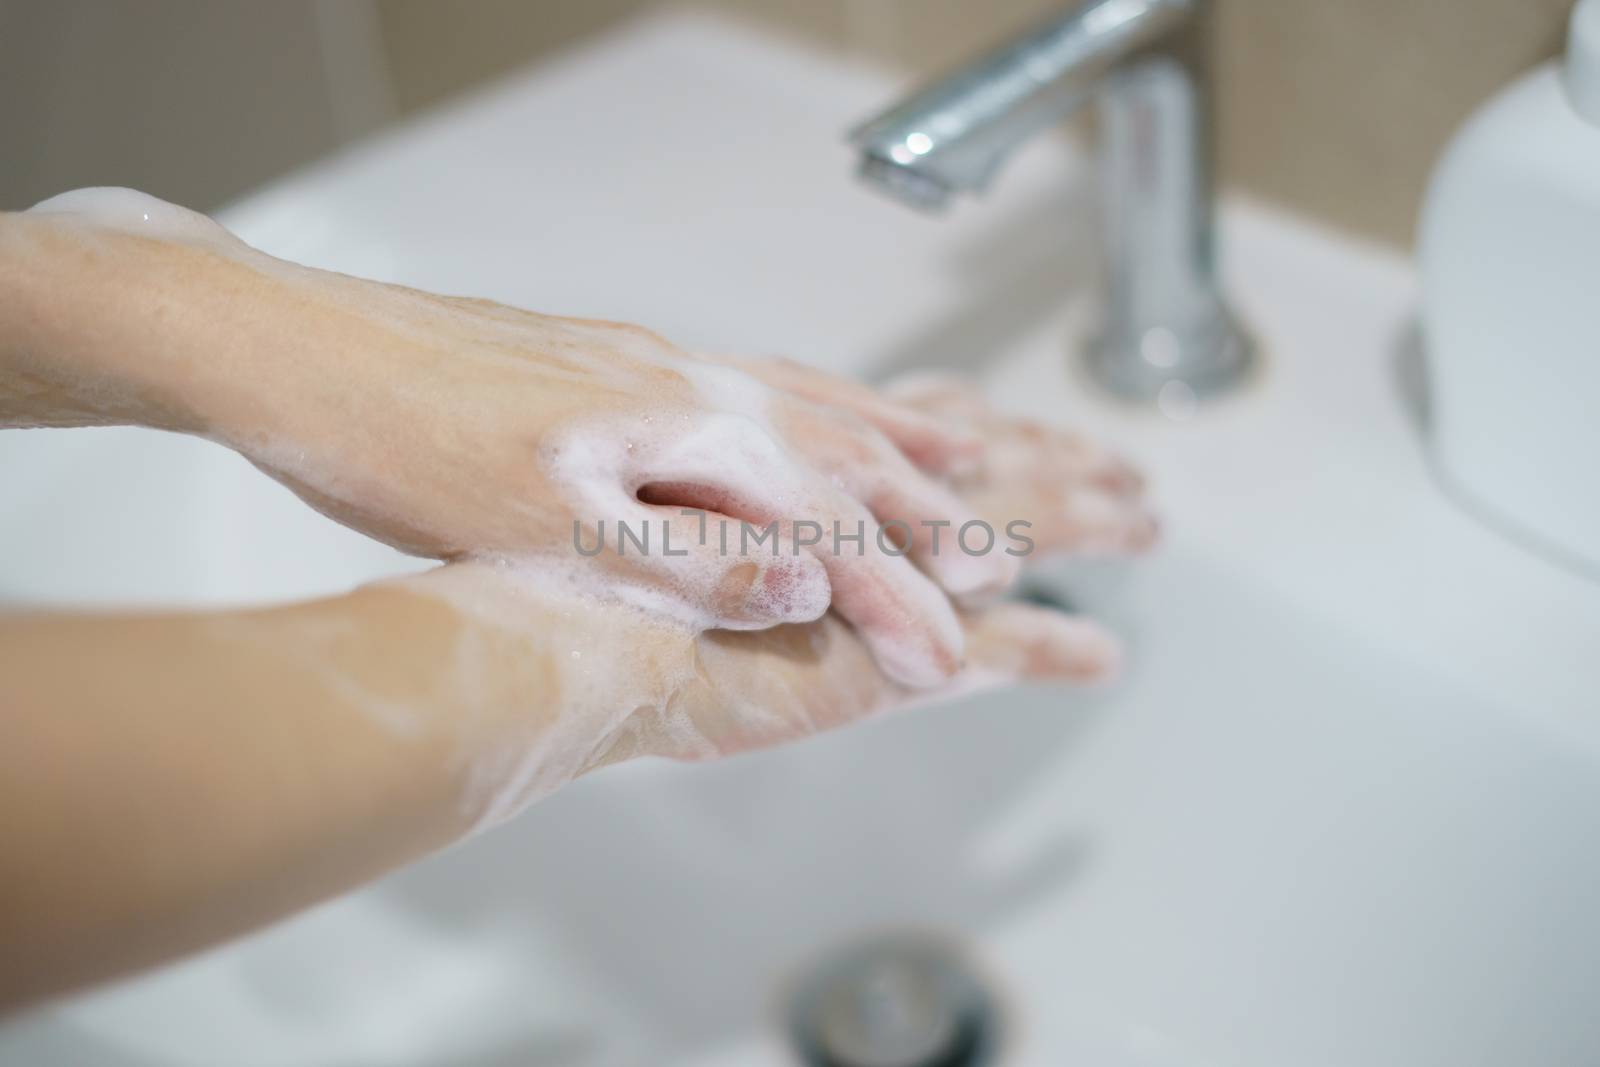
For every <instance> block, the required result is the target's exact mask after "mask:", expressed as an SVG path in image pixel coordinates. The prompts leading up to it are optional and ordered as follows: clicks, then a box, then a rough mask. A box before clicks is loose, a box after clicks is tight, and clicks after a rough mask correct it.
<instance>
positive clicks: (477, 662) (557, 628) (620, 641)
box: [330, 562, 1120, 829]
mask: <svg viewBox="0 0 1600 1067" xmlns="http://www.w3.org/2000/svg"><path fill="white" fill-rule="evenodd" d="M544 578H545V576H544V575H543V574H541V573H540V572H539V571H538V569H537V568H528V567H521V566H517V565H504V564H502V565H496V564H488V563H481V562H463V563H455V564H450V565H448V566H445V567H441V568H439V569H438V570H435V571H431V572H429V573H427V574H423V575H418V576H414V577H410V578H405V579H401V580H399V581H396V582H392V583H385V584H384V585H382V586H375V587H370V588H369V589H367V590H363V591H362V592H361V593H360V594H357V595H363V596H368V597H387V598H391V599H390V600H389V602H388V603H386V604H385V605H384V606H383V607H382V608H381V612H380V613H381V615H383V616H385V617H389V618H397V617H407V616H412V615H415V614H417V608H416V607H415V606H414V605H415V604H416V602H417V598H420V599H421V601H422V602H423V603H429V602H431V604H432V608H431V610H432V611H433V612H434V614H435V616H439V615H442V616H444V617H445V618H448V619H449V620H450V622H449V627H450V629H451V630H452V631H453V636H452V638H451V640H450V641H449V642H448V644H449V646H450V647H451V648H453V649H454V652H453V653H452V655H451V657H450V659H449V662H448V666H447V667H446V668H445V675H444V677H443V678H438V679H436V680H435V682H434V685H433V686H431V687H430V688H434V689H435V691H438V692H443V693H459V694H471V696H470V699H460V698H458V699H454V700H449V701H447V704H448V706H449V707H450V708H451V709H452V710H451V711H450V713H449V714H448V715H446V716H444V717H442V718H440V717H438V716H437V715H436V714H432V713H428V714H426V724H427V725H426V726H424V727H422V728H421V732H425V733H427V734H428V735H430V736H438V735H439V734H440V733H441V732H442V733H443V734H444V735H445V736H446V737H447V738H448V746H449V748H450V750H452V751H453V752H454V753H455V755H454V757H453V764H454V766H455V768H456V771H455V777H456V780H457V782H458V785H457V789H458V790H459V793H460V795H461V797H462V801H461V809H462V814H463V816H464V818H466V819H467V820H468V821H469V822H470V823H471V824H472V825H473V826H474V827H476V828H480V829H481V828H485V827H488V826H492V825H495V824H497V823H499V822H501V821H504V820H505V819H507V818H510V817H511V816H512V815H515V814H516V813H517V812H519V811H521V810H522V809H523V808H524V807H526V806H527V805H528V804H529V803H531V802H533V801H534V800H537V799H539V798H541V797H543V796H545V795H547V794H549V793H551V792H553V791H554V790H556V789H558V788H560V787H561V786H562V785H565V784H566V783H567V782H569V781H571V780H573V779H575V778H577V777H579V776H580V775H582V774H584V773H587V772H588V771H590V770H594V769H596V768H598V767H602V766H605V765H608V764H611V763H616V762H620V761H622V760H625V759H630V758H634V757H638V756H663V757H667V758H671V759H680V760H706V759H713V758H719V757H722V756H727V755H732V754H735V753H739V752H744V751H749V750H752V749H758V748H766V747H770V746H773V745H777V744H781V743H785V742H789V741H794V740H798V739H800V738H803V737H808V736H810V735H812V734H815V733H818V732H820V731H822V730H827V729H832V728H834V727H836V726H842V725H845V724H847V723H850V722H853V721H855V720H858V719H861V718H863V717H865V716H868V715H872V714H876V713H880V712H884V711H889V710H892V709H897V708H904V707H908V706H911V705H914V704H921V703H927V702H932V701H936V700H940V699H946V698H949V697H952V696H956V695H966V694H970V693H974V692H978V691H981V690H984V689H990V688H998V687H1003V686H1006V685H1011V684H1015V683H1017V682H1022V681H1043V682H1050V681H1054V682H1069V683H1091V682H1098V681H1103V680H1105V679H1108V678H1110V677H1111V676H1113V675H1114V674H1115V671H1116V668H1117V665H1118V662H1119V659H1120V645H1119V643H1118V642H1117V640H1116V638H1115V637H1113V636H1112V635H1111V634H1110V633H1108V632H1107V631H1106V630H1105V629H1104V628H1102V627H1101V626H1100V625H1099V624H1098V623H1096V622H1094V621H1092V620H1089V619H1084V618H1079V617H1074V616H1069V615H1064V614H1061V613H1059V612H1056V611H1051V610H1047V609H1044V608H1038V607H1033V606H1029V605H1023V604H1011V603H1008V604H1000V605H995V606H992V607H989V608H985V609H979V610H975V611H963V612H962V613H961V624H962V631H963V637H964V639H965V644H966V658H965V660H964V662H963V664H962V666H961V668H960V669H959V670H958V671H956V672H955V673H954V674H953V675H952V676H951V677H950V678H949V679H947V680H946V681H945V682H944V683H943V684H942V685H940V686H938V687H935V688H932V689H926V688H921V689H919V688H913V687H910V686H906V685H904V684H901V683H898V682H896V681H894V680H893V679H891V678H888V677H887V676H885V675H884V674H883V673H882V672H880V671H879V670H877V669H876V668H875V665H874V663H873V656H872V651H871V649H870V648H869V647H868V645H867V643H866V642H865V641H864V640H863V638H862V636H861V634H860V632H859V631H858V630H856V629H854V628H853V627H851V626H849V625H847V624H846V623H845V622H844V621H843V620H842V619H840V618H839V617H838V616H836V615H833V614H831V613H830V614H828V615H826V616H825V617H823V618H821V619H818V620H816V621H814V622H810V623H798V624H792V625H785V626H779V627H775V628H772V629H768V630H763V631H757V632H743V633H740V632H732V631H726V630H713V631H706V632H696V631H695V630H694V629H692V628H690V627H686V626H684V625H682V624H681V623H678V622H676V621H674V620H672V619H668V618H666V617H663V616H660V615H653V614H650V613H648V612H642V611H637V610H634V609H631V608H628V607H625V606H621V605H617V604H604V603H600V602H597V601H595V600H594V599H592V598H589V597H584V596H578V595H573V594H571V593H570V592H568V591H566V590H562V589H560V588H559V587H557V588H556V589H555V590H554V591H552V589H551V586H550V584H549V583H548V582H546V581H545V580H544ZM394 598H400V599H394ZM440 626H441V624H439V623H437V622H434V623H432V624H430V625H429V626H428V630H429V631H430V632H433V633H436V634H437V633H439V632H440ZM336 651H337V650H332V652H333V653H336ZM330 662H333V660H332V657H331V655H330ZM338 662H339V663H340V667H339V669H340V670H341V671H343V672H346V675H347V677H349V678H350V679H351V681H349V682H347V683H346V684H345V685H344V687H343V688H344V690H345V691H346V692H347V693H362V692H373V693H380V692H383V678H384V677H385V676H386V675H387V673H388V671H387V670H385V669H384V668H382V667H381V666H380V665H377V664H374V665H373V666H372V668H371V669H372V671H373V674H372V677H371V679H370V680H367V679H364V678H363V677H362V676H361V675H360V674H359V673H353V674H352V673H350V672H352V670H353V669H354V668H353V667H352V664H351V661H350V660H349V659H348V658H346V659H343V660H340V661H338ZM386 710H387V712H389V713H393V712H394V710H395V708H394V706H393V705H392V704H391V705H389V707H388V708H387V709H386ZM405 728H406V729H408V730H412V731H413V732H416V731H417V729H418V728H416V727H405Z"/></svg>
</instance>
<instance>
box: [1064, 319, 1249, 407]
mask: <svg viewBox="0 0 1600 1067" xmlns="http://www.w3.org/2000/svg"><path fill="white" fill-rule="evenodd" d="M1083 356H1084V363H1085V366H1086V367H1087V368H1088V371H1089V377H1090V378H1091V379H1093V380H1094V382H1095V383H1096V384H1098V385H1099V386H1100V387H1101V388H1103V389H1105V390H1106V391H1107V392H1109V393H1111V394H1112V395H1113V396H1116V397H1117V398H1119V399H1122V400H1127V401H1131V402H1135V403H1141V404H1148V403H1152V402H1153V403H1155V404H1156V406H1157V407H1159V408H1161V409H1163V410H1166V411H1167V412H1168V413H1169V414H1173V413H1175V411H1174V409H1187V408H1192V406H1193V405H1194V403H1195V402H1196V401H1198V400H1203V399H1206V398H1207V397H1211V396H1215V395H1217V394H1220V393H1223V392H1226V391H1228V390H1229V389H1230V388H1231V387H1233V386H1234V385H1237V384H1238V383H1239V381H1240V380H1241V379H1243V378H1245V377H1247V376H1248V375H1249V373H1250V370H1251V368H1252V367H1253V366H1254V364H1255V344H1254V343H1253V342H1252V341H1251V339H1250V335H1249V334H1248V333H1246V332H1245V330H1244V328H1243V327H1242V326H1240V324H1239V321H1238V319H1236V318H1235V317H1234V315H1233V313H1232V312H1230V311H1229V310H1228V309H1227V308H1226V307H1224V306H1222V305H1220V304H1218V305H1216V306H1215V307H1214V308H1213V309H1212V311H1211V313H1210V314H1208V315H1206V316H1205V317H1204V319H1203V321H1201V322H1198V323H1192V324H1188V325H1185V326H1183V327H1181V328H1179V327H1174V326H1151V327H1147V328H1146V329H1144V330H1143V331H1142V332H1140V333H1138V334H1132V333H1129V332H1127V331H1120V330H1119V331H1102V332H1101V333H1099V334H1097V335H1096V336H1095V337H1093V338H1092V339H1091V340H1090V341H1089V343H1088V345H1087V346H1086V348H1085V351H1084V353H1083Z"/></svg>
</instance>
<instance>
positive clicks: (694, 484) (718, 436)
mask: <svg viewBox="0 0 1600 1067" xmlns="http://www.w3.org/2000/svg"><path fill="white" fill-rule="evenodd" d="M635 455H636V460H635V462H636V464H637V466H636V469H635V471H634V472H632V475H631V476H632V477H634V478H636V479H637V484H638V486H639V488H638V490H637V492H638V493H639V494H640V495H641V498H643V499H648V500H650V501H653V502H661V503H670V504H673V505H676V506H679V507H690V508H694V507H699V508H704V509H705V510H707V511H712V512H716V513H717V514H721V515H727V516H730V517H732V518H735V519H742V520H745V521H746V522H749V523H751V524H753V525H754V526H755V527H757V528H758V530H759V531H761V532H765V531H767V530H770V529H774V528H775V529H776V530H777V532H778V534H779V535H780V536H782V537H783V538H785V539H786V542H787V543H789V544H794V545H797V546H799V547H804V548H809V549H810V550H811V554H812V555H813V556H814V557H815V558H817V559H818V560H820V561H821V563H822V565H823V567H824V568H825V570H826V571H827V576H828V581H829V584H830V586H831V588H832V595H833V600H832V606H833V608H834V609H835V610H836V611H838V612H839V613H840V614H841V615H842V616H843V617H844V618H846V619H848V620H849V621H850V622H851V623H852V624H853V625H855V626H856V627H857V628H858V629H860V631H861V633H862V636H863V639H864V640H865V641H866V642H867V643H868V645H869V646H870V647H871V648H872V650H873V652H874V654H875V655H876V656H877V658H878V663H879V664H880V666H881V667H882V668H883V670H884V671H885V672H886V673H888V674H889V675H890V676H891V677H893V678H895V679H897V680H899V681H902V682H904V683H905V684H907V685H913V686H928V685H937V684H938V683H939V682H941V681H943V680H944V679H945V678H948V677H949V676H950V675H951V674H953V673H955V671H956V670H957V669H958V668H959V667H960V664H961V649H962V636H961V627H960V623H959V622H958V621H957V619H956V616H955V610H954V608H952V607H951V605H950V602H949V599H948V598H947V597H946V596H945V595H944V593H942V592H941V591H940V590H939V588H938V586H936V585H934V584H933V582H931V581H930V580H929V579H928V578H927V577H926V576H925V575H923V574H922V573H921V572H920V571H918V570H917V568H916V567H915V566H913V565H912V563H911V561H910V560H908V559H906V558H905V557H904V556H903V554H901V553H900V551H899V550H898V549H897V548H896V547H895V545H894V544H893V542H892V541H891V540H889V539H887V538H884V537H880V536H879V530H878V524H877V522H876V521H875V520H874V518H873V516H872V514H871V513H870V512H869V511H868V510H867V508H866V507H865V505H863V504H862V503H861V502H859V501H857V500H855V499H854V498H853V497H851V496H850V494H848V493H847V492H845V491H844V490H843V489H840V488H839V487H838V486H836V485H834V484H832V483H830V482H829V481H828V480H827V479H826V478H824V477H823V476H822V475H821V474H820V473H818V472H817V471H815V470H812V469H808V468H806V467H803V466H801V465H800V464H798V463H797V462H796V461H795V460H794V458H793V457H791V456H790V455H788V454H787V452H786V450H785V449H784V448H782V447H781V446H780V445H779V444H778V442H777V441H776V440H774V439H773V438H772V437H771V436H770V435H769V434H767V433H766V432H765V431H764V430H763V429H762V428H761V427H760V426H759V425H757V424H756V423H755V422H754V421H752V420H750V419H747V418H740V417H734V416H725V415H719V416H708V417H704V418H703V419H702V420H701V422H700V424H699V426H698V427H697V428H696V430H695V434H694V439H693V440H692V441H685V442H680V443H677V444H675V445H669V446H667V447H662V448H657V449H653V450H651V452H650V454H649V455H648V456H645V455H641V454H639V453H635ZM802 522H804V523H806V524H807V525H806V528H805V531H804V534H805V536H804V537H802V536H799V535H798V531H799V529H800V524H801V523H802ZM741 547H743V546H742V545H741Z"/></svg>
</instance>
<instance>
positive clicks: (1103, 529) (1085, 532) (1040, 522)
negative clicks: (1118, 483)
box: [1018, 487, 1160, 555]
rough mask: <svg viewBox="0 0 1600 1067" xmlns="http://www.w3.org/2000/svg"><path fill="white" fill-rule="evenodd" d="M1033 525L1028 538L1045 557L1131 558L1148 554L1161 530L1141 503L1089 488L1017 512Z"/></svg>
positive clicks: (1077, 489)
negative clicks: (1079, 554)
mask: <svg viewBox="0 0 1600 1067" xmlns="http://www.w3.org/2000/svg"><path fill="white" fill-rule="evenodd" d="M1018 512H1019V514H1023V515H1025V516H1026V517H1027V518H1028V519H1029V520H1030V521H1031V522H1032V523H1033V525H1032V527H1031V528H1030V529H1029V530H1028V531H1027V534H1028V536H1029V537H1030V538H1032V539H1033V541H1034V550H1035V551H1036V552H1039V553H1041V554H1044V555H1059V554H1064V553H1083V554H1092V555H1132V554H1137V553H1140V552H1144V551H1147V550H1149V549H1150V548H1151V547H1152V546H1154V545H1155V543H1156V541H1157V540H1158V539H1159V536H1160V524H1159V523H1158V521H1157V520H1156V517H1155V515H1154V514H1152V513H1151V512H1150V510H1149V509H1148V508H1146V507H1145V506H1144V505H1143V504H1142V503H1140V502H1137V501H1131V502H1130V501H1129V500H1127V499H1125V498H1123V497H1120V496H1116V495H1113V494H1111V493H1107V492H1105V491H1103V490H1100V489H1095V488H1090V487H1076V488H1070V489H1068V490H1067V491H1066V492H1065V494H1064V495H1062V496H1060V497H1058V498H1056V499H1055V500H1054V501H1051V502H1047V503H1046V504H1044V506H1038V505H1024V506H1023V507H1019V508H1018Z"/></svg>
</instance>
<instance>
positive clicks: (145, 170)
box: [0, 0, 392, 209]
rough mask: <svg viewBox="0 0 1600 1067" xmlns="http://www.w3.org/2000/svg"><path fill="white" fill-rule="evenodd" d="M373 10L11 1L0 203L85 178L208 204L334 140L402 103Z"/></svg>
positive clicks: (280, 4) (278, 4)
mask: <svg viewBox="0 0 1600 1067" xmlns="http://www.w3.org/2000/svg"><path fill="white" fill-rule="evenodd" d="M372 15H373V9H372V8H371V7H370V5H363V4H361V3H359V2H349V0H345V2H342V3H337V4H333V5H322V4H318V3H316V2H315V0H275V2H273V3H245V2H239V0H140V2H139V3H123V2H119V0H0V209H3V208H18V207H25V206H27V205H28V204H30V203H33V202H34V201H36V200H39V199H41V198H43V197H45V196H48V195H50V194H52V193H55V192H59V191H61V190H62V189H70V188H73V187H75V186H82V185H131V186H135V187H137V188H141V189H145V190H148V191H149V192H152V193H155V194H157V195H159V196H163V197H166V198H168V199H170V200H175V201H178V202H180V203H184V204H190V205H194V206H196V207H202V208H210V207H214V206H216V205H217V204H220V203H221V202H223V201H224V200H226V199H228V198H229V197H231V196H234V195H236V194H237V193H240V192H242V191H244V190H246V189H249V188H251V187H253V186H255V185H258V184H260V183H261V182H263V181H265V180H267V179H270V178H271V177H273V176H275V175H277V174H281V173H283V172H285V171H287V170H289V169H291V168H293V167H295V166H296V165H298V164H300V163H303V162H305V161H306V160H310V159H314V158H316V157H317V156H320V155H322V154H324V153H326V152H328V151H330V150H331V149H333V148H334V147H335V146H337V145H338V144H340V143H341V142H342V141H344V140H345V139H347V138H349V137H351V136H355V135H359V134H360V133H362V132H365V131H366V130H369V129H371V128H373V127H374V126H375V125H377V124H379V123H381V122H383V121H384V120H385V119H387V118H388V117H390V115H391V114H392V108H390V107H389V105H388V102H387V82H388V78H387V74H386V73H384V72H383V71H382V70H381V64H382V62H383V57H382V55H381V54H380V53H378V52H377V51H375V50H374V49H371V48H367V47H364V45H363V40H364V38H368V37H375V34H374V33H372V32H371V31H368V30H366V29H365V26H364V21H369V20H370V19H371V17H372ZM373 25H374V26H375V25H376V23H375V22H374V23H373ZM335 60H336V61H335Z"/></svg>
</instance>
